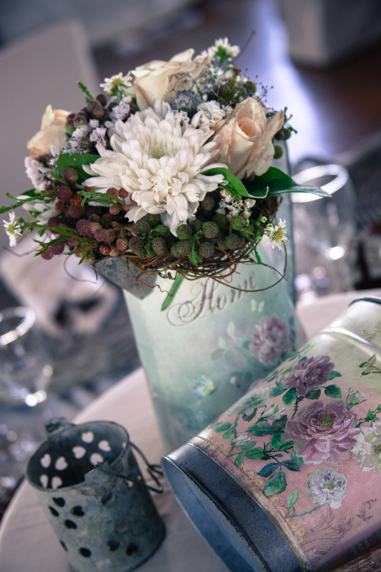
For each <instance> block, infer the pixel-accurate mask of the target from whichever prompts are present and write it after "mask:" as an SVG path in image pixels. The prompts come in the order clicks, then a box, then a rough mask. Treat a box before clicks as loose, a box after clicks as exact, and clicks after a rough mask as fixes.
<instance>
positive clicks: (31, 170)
mask: <svg viewBox="0 0 381 572" xmlns="http://www.w3.org/2000/svg"><path fill="white" fill-rule="evenodd" d="M46 171H48V169H46V168H45V167H44V165H43V164H42V163H40V161H37V159H31V158H30V157H25V172H26V174H27V176H28V177H29V179H30V180H31V181H32V185H33V187H34V188H35V189H37V190H38V191H42V190H43V189H45V186H46V182H45V177H44V173H45V172H46Z"/></svg>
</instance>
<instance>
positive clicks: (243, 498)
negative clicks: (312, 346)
mask: <svg viewBox="0 0 381 572" xmlns="http://www.w3.org/2000/svg"><path fill="white" fill-rule="evenodd" d="M357 302H371V303H375V304H379V305H381V298H379V297H377V296H363V297H361V298H357V299H355V300H353V301H352V302H351V303H350V304H349V305H350V306H351V305H352V304H355V303H357ZM161 464H162V469H163V473H164V475H165V477H166V479H167V481H168V483H169V485H170V487H171V489H172V492H173V493H174V495H175V496H176V498H177V501H178V502H179V504H180V505H181V506H182V508H183V510H184V511H185V513H186V514H187V515H188V517H189V518H190V520H191V521H192V523H193V525H194V526H195V528H196V529H197V530H198V531H199V533H200V534H201V535H202V536H203V537H204V539H205V540H206V541H207V542H208V544H209V545H210V546H211V548H212V549H213V550H214V551H215V552H216V554H217V555H218V556H219V558H220V559H221V560H222V561H223V562H224V564H225V565H226V566H227V568H228V569H229V570H230V571H231V572H303V568H302V567H301V565H300V564H299V562H298V560H297V558H296V556H295V554H294V552H293V550H292V549H291V547H290V545H289V544H288V542H287V541H286V540H285V538H284V537H283V535H282V534H281V532H280V531H279V529H278V528H277V526H276V525H275V524H274V523H273V522H272V520H271V519H270V518H269V517H268V516H267V515H266V514H265V512H264V511H263V510H262V509H261V507H260V506H259V505H258V504H257V503H256V501H255V500H254V499H253V498H252V497H251V496H250V495H249V494H248V493H247V492H246V491H245V490H244V489H243V488H242V487H241V486H240V485H239V484H238V483H237V482H236V481H235V480H234V478H232V477H231V476H230V474H229V473H228V471H226V470H224V469H223V468H222V467H221V466H220V465H218V463H216V462H215V461H214V460H213V459H212V458H210V457H209V456H208V455H207V454H206V453H204V452H203V451H202V450H200V449H199V448H198V447H197V446H195V445H193V444H192V443H187V444H186V445H184V446H183V447H181V448H179V449H177V450H176V451H174V452H173V453H171V454H170V455H169V456H166V457H163V458H162V462H161Z"/></svg>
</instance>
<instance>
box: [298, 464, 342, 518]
mask: <svg viewBox="0 0 381 572" xmlns="http://www.w3.org/2000/svg"><path fill="white" fill-rule="evenodd" d="M307 481H308V488H307V489H306V493H307V494H308V496H309V497H310V499H311V500H312V502H313V503H317V504H319V505H324V504H329V506H330V507H331V508H340V507H341V501H342V499H343V498H344V497H345V496H347V493H346V492H345V487H346V485H347V482H348V479H347V477H346V476H345V475H344V474H343V473H339V472H338V471H337V470H336V469H334V468H331V467H324V469H319V468H316V469H315V470H314V472H313V473H309V474H308V477H307Z"/></svg>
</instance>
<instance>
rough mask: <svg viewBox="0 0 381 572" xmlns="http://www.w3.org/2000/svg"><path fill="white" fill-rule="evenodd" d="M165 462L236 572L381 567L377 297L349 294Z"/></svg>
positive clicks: (199, 524)
mask: <svg viewBox="0 0 381 572" xmlns="http://www.w3.org/2000/svg"><path fill="white" fill-rule="evenodd" d="M162 466H163V470H164V474H165V476H166V478H167V480H168V482H169V484H170V485H171V487H172V489H173V491H174V493H175V495H176V497H177V498H178V500H179V502H180V504H181V505H182V507H183V508H184V510H185V511H186V512H187V514H188V516H189V517H190V518H191V520H192V521H193V523H194V524H195V526H196V528H198V530H199V531H200V532H201V534H202V535H203V536H204V537H205V539H206V540H207V541H208V542H209V544H210V545H211V546H212V548H213V549H214V550H215V551H216V553H217V554H218V555H219V556H220V558H221V559H222V560H223V561H224V562H225V564H226V565H227V567H228V568H229V569H230V570H231V571H233V572H253V571H254V572H302V571H311V572H312V571H316V572H331V571H333V570H335V571H337V572H344V570H349V568H350V570H353V571H360V570H364V571H365V570H379V569H381V543H380V539H381V498H380V496H381V495H380V490H381V298H373V297H369V298H363V299H361V300H356V303H352V304H351V305H350V306H349V308H348V309H347V310H346V311H345V312H344V313H343V314H342V315H341V316H340V317H338V318H337V319H336V320H335V321H334V322H333V323H332V324H331V325H330V326H329V327H327V328H325V329H324V330H322V331H321V332H320V333H319V334H317V335H316V336H315V337H314V338H313V339H312V340H310V341H309V342H308V343H307V344H306V345H305V346H303V347H302V348H301V349H300V350H299V351H298V352H296V353H295V354H294V355H293V356H292V357H291V358H289V359H288V360H286V361H285V362H284V363H283V364H282V365H281V366H279V367H278V368H277V369H276V370H275V371H274V372H273V373H272V374H271V375H269V376H268V377H267V378H265V380H264V381H263V383H261V384H260V385H258V386H257V387H255V388H254V389H252V390H251V391H249V392H248V393H247V394H246V396H245V397H243V398H241V399H240V400H239V401H238V402H237V403H235V404H234V405H233V406H232V407H230V408H229V409H228V410H227V411H226V412H225V413H224V414H222V415H221V416H220V417H219V418H218V419H217V420H216V421H215V422H213V423H212V424H211V425H210V426H209V427H207V428H206V429H205V430H204V431H202V432H201V433H200V434H199V435H198V436H197V437H195V438H193V439H192V440H191V441H190V442H189V443H188V444H187V445H184V446H183V447H181V448H180V449H178V450H177V451H175V452H174V453H172V454H171V455H169V456H168V457H166V458H164V459H163V461H162ZM349 562H351V565H350V566H349V567H348V563H349ZM356 562H357V563H359V566H358V567H357V564H356Z"/></svg>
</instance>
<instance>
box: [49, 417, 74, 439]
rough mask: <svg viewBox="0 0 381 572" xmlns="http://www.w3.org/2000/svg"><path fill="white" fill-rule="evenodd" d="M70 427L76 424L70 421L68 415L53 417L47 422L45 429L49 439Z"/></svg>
mask: <svg viewBox="0 0 381 572" xmlns="http://www.w3.org/2000/svg"><path fill="white" fill-rule="evenodd" d="M69 427H74V424H73V423H69V421H68V420H67V419H66V417H53V418H52V419H49V421H47V422H46V423H45V431H46V434H47V436H48V439H49V438H50V437H52V436H54V435H57V434H58V433H61V432H62V431H65V429H69Z"/></svg>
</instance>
